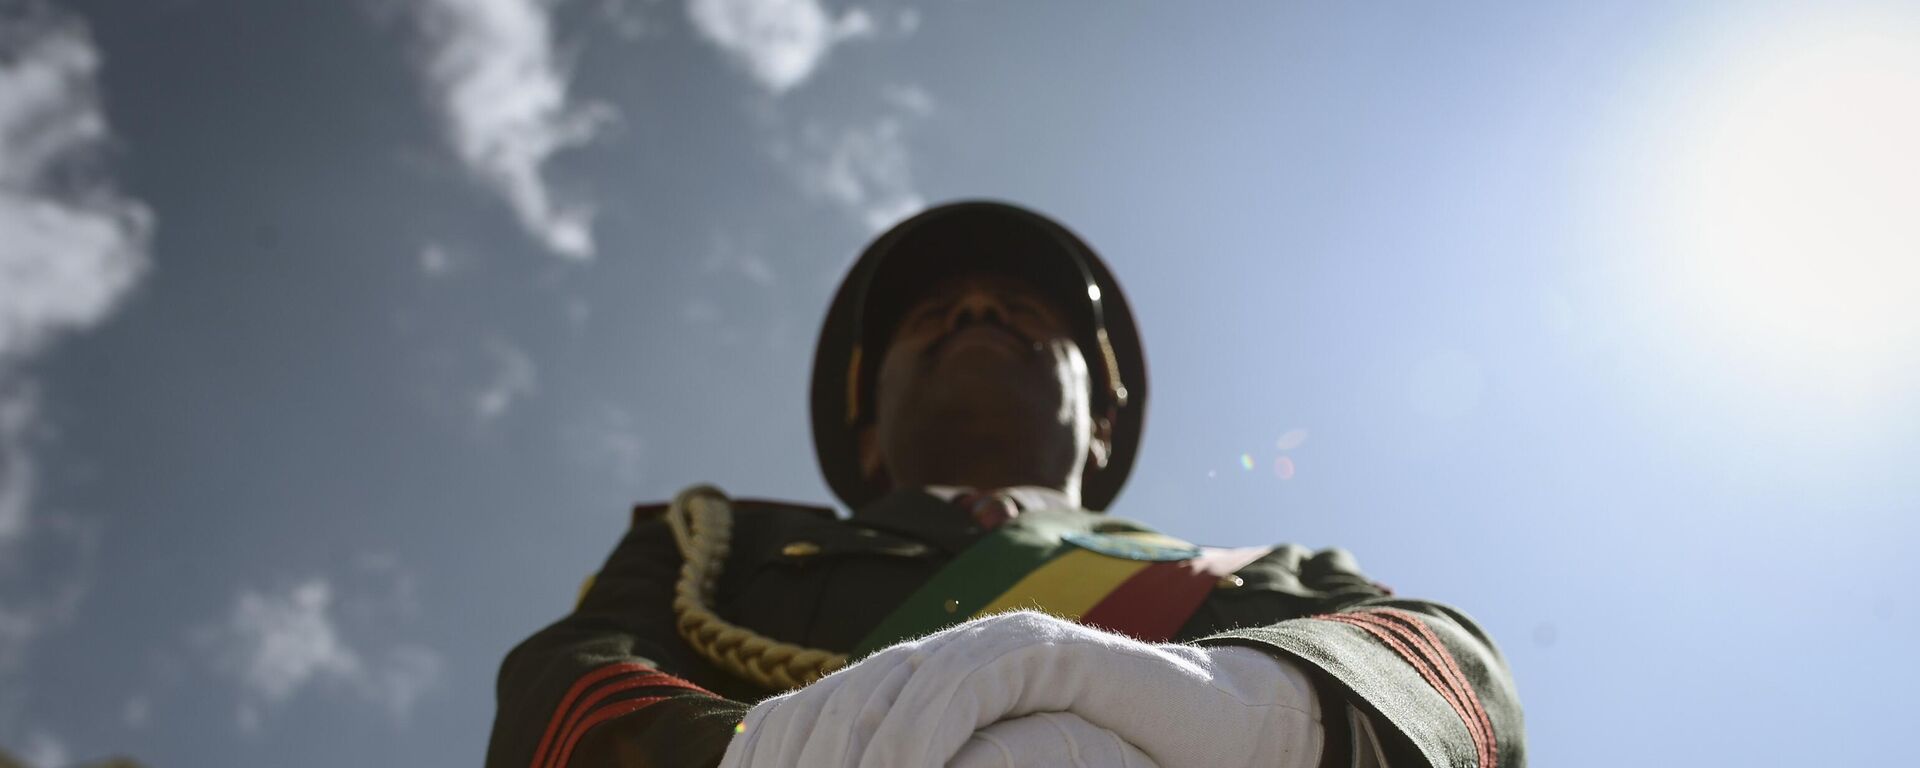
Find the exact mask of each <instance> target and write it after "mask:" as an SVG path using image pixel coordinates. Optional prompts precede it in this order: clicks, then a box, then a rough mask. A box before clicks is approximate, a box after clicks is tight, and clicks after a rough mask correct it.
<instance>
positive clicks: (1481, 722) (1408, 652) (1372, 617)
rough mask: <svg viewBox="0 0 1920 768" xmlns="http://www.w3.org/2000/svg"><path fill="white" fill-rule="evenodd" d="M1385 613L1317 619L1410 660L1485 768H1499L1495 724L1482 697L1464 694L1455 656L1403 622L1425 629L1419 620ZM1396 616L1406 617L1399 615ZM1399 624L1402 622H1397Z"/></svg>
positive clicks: (1432, 637) (1435, 639)
mask: <svg viewBox="0 0 1920 768" xmlns="http://www.w3.org/2000/svg"><path fill="white" fill-rule="evenodd" d="M1385 612H1386V611H1385V610H1363V611H1355V612H1351V613H1340V614H1326V615H1321V616H1315V617H1313V618H1317V619H1325V620H1328V621H1337V622H1340V623H1342V624H1347V625H1349V626H1354V627H1359V628H1360V629H1362V630H1364V631H1366V632H1367V634H1369V635H1372V636H1373V637H1374V638H1375V639H1377V640H1379V641H1380V642H1381V643H1382V644H1383V645H1386V646H1387V647H1389V648H1391V649H1393V651H1394V653H1397V654H1399V655H1400V657H1401V658H1402V659H1404V660H1406V662H1407V664H1408V665H1409V666H1412V667H1413V668H1414V670H1415V671H1417V672H1419V673H1420V676H1421V677H1423V678H1425V679H1426V681H1427V684H1428V685H1430V686H1433V689H1434V692H1436V693H1438V694H1440V697H1441V698H1442V699H1445V700H1446V702H1447V705H1448V706H1449V707H1452V708H1453V711H1454V714H1455V715H1456V716H1457V717H1459V718H1460V722H1461V724H1462V725H1465V726H1466V728H1467V735H1468V737H1469V738H1471V739H1473V747H1474V753H1475V754H1476V756H1478V758H1479V764H1480V765H1481V766H1482V768H1498V766H1497V760H1498V753H1497V752H1496V751H1495V749H1494V739H1493V727H1492V723H1491V722H1490V721H1489V720H1488V719H1487V717H1486V710H1485V709H1483V708H1481V706H1480V701H1479V697H1477V696H1475V695H1474V694H1473V691H1472V687H1471V686H1467V690H1465V691H1464V692H1463V691H1462V690H1461V689H1460V687H1459V686H1460V685H1461V684H1464V683H1465V678H1464V676H1463V675H1461V674H1460V671H1459V668H1458V666H1457V665H1456V664H1455V662H1454V659H1453V654H1451V653H1448V652H1447V649H1446V646H1444V645H1441V644H1440V643H1439V638H1438V637H1437V636H1435V635H1433V634H1432V631H1431V630H1428V631H1425V632H1421V631H1419V630H1417V629H1414V628H1410V627H1408V626H1406V625H1405V624H1402V623H1400V622H1412V623H1413V624H1414V625H1417V626H1419V627H1420V628H1421V629H1425V626H1424V625H1421V624H1420V622H1419V619H1415V618H1411V617H1408V616H1400V615H1393V616H1391V617H1389V616H1385V615H1381V614H1383V613H1385ZM1396 613H1404V612H1403V611H1402V612H1396ZM1396 620H1398V621H1396Z"/></svg>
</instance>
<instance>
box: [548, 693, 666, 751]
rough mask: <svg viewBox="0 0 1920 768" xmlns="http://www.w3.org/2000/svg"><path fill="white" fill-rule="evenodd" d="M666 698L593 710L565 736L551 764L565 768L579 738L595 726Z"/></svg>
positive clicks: (656, 697)
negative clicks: (576, 727) (564, 742)
mask: <svg viewBox="0 0 1920 768" xmlns="http://www.w3.org/2000/svg"><path fill="white" fill-rule="evenodd" d="M667 698H668V697H666V696H649V697H647V698H644V699H627V700H625V701H616V702H614V703H612V704H608V705H606V706H604V707H601V708H600V709H597V710H595V711H594V712H593V714H592V715H590V716H588V717H587V719H586V720H585V721H583V722H581V723H580V728H579V729H578V730H575V731H574V732H572V733H570V734H568V735H567V741H566V744H565V746H562V747H561V748H560V754H558V755H555V756H554V757H555V759H554V761H553V764H554V765H555V766H557V767H558V768H566V765H567V761H569V760H572V759H573V748H574V746H575V745H577V744H579V743H580V737H582V736H585V735H586V734H587V731H591V730H593V729H594V727H595V726H598V725H599V724H601V723H604V722H606V721H608V720H612V719H614V718H616V717H620V716H623V715H630V714H633V713H635V712H638V711H640V710H642V709H646V708H647V707H650V706H653V705H655V704H658V703H660V702H662V701H665V700H666V699H667Z"/></svg>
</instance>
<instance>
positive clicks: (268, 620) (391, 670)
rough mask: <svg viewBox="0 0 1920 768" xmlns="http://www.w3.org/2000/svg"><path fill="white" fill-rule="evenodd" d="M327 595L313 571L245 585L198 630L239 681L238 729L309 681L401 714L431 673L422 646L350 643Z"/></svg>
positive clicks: (433, 664)
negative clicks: (266, 588)
mask: <svg viewBox="0 0 1920 768" xmlns="http://www.w3.org/2000/svg"><path fill="white" fill-rule="evenodd" d="M334 603H335V596H334V588H333V585H332V583H331V582H330V581H328V580H327V579H325V578H320V577H315V578H311V579H308V580H306V581H303V582H301V583H299V584H296V585H294V586H293V587H292V588H290V589H288V590H286V591H284V592H260V591H255V590H245V591H243V592H241V593H240V595H239V597H238V598H237V599H236V600H235V602H234V605H233V609H232V611H231V612H230V613H229V615H228V618H227V620H226V621H225V622H224V623H222V624H219V625H216V626H214V627H213V628H211V629H210V630H209V631H205V632H203V633H202V635H203V636H204V637H205V638H206V639H208V640H209V644H210V645H211V647H212V651H213V661H214V664H215V666H216V668H217V669H219V670H220V671H221V672H222V673H223V674H225V675H227V676H229V677H231V678H232V679H233V681H234V682H235V683H236V684H237V685H238V686H239V706H238V709H237V711H236V713H235V718H236V722H237V724H238V725H239V727H240V728H241V729H242V730H247V731H253V730H256V729H258V728H259V727H260V726H261V724H262V723H263V722H264V720H265V718H266V716H267V715H268V714H269V712H271V711H272V710H273V709H274V708H276V707H278V706H280V705H282V704H284V703H286V702H287V701H289V700H290V699H292V698H293V697H294V696H296V695H299V694H300V693H301V692H302V691H305V690H307V689H309V688H312V687H315V686H320V687H324V688H329V689H334V690H339V691H344V692H346V693H348V694H350V695H353V696H355V697H357V698H359V699H360V700H362V701H366V702H368V703H372V704H375V705H378V706H381V707H384V708H385V709H386V710H387V714H389V715H390V716H392V717H393V718H394V719H395V720H397V721H400V722H404V721H405V719H406V718H407V716H408V715H409V714H410V713H411V712H412V710H413V707H414V704H415V703H416V702H417V701H418V700H419V698H420V696H421V695H422V694H424V693H425V692H426V691H427V690H429V689H430V688H432V687H433V685H434V684H435V683H436V682H437V681H438V680H439V677H440V674H441V659H440V656H439V654H437V653H435V652H434V651H432V650H431V649H429V648H426V647H424V646H420V645H416V644H401V645H396V646H394V647H391V648H389V649H387V650H386V651H385V652H383V653H380V654H378V655H376V656H373V657H371V658H370V657H369V656H368V655H367V654H366V653H364V652H363V651H361V650H359V649H357V648H355V647H354V646H352V645H350V644H349V643H348V642H347V640H346V639H345V637H344V636H343V633H342V631H341V629H340V626H339V622H338V620H337V617H336V612H335V606H334ZM143 717H144V716H143Z"/></svg>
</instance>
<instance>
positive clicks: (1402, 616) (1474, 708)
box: [1367, 608, 1498, 768]
mask: <svg viewBox="0 0 1920 768" xmlns="http://www.w3.org/2000/svg"><path fill="white" fill-rule="evenodd" d="M1367 612H1368V613H1375V614H1379V615H1382V616H1385V617H1388V618H1390V619H1392V620H1395V621H1398V622H1400V623H1401V624H1403V625H1405V626H1407V627H1409V628H1411V629H1412V630H1413V631H1414V632H1416V633H1418V634H1419V635H1420V637H1421V638H1422V639H1424V640H1425V641H1426V643H1427V645H1428V646H1429V647H1431V648H1433V649H1434V657H1435V661H1438V662H1439V663H1440V666H1441V671H1442V672H1443V673H1445V674H1446V676H1447V677H1448V678H1449V679H1451V680H1452V681H1453V686H1454V690H1456V691H1458V692H1459V697H1460V700H1461V702H1462V703H1464V704H1465V705H1466V706H1467V712H1469V713H1471V714H1472V715H1473V716H1474V719H1475V720H1478V721H1479V723H1480V730H1481V732H1482V733H1484V734H1485V735H1486V744H1487V758H1486V759H1485V760H1483V761H1482V762H1481V764H1482V765H1485V766H1487V768H1496V767H1495V765H1494V763H1493V762H1492V761H1493V760H1496V759H1498V758H1497V756H1498V752H1497V751H1496V750H1495V749H1494V740H1493V720H1492V719H1491V718H1489V717H1488V716H1487V708H1486V707H1485V706H1484V705H1482V704H1481V703H1480V694H1479V693H1478V692H1476V691H1474V690H1473V684H1472V683H1470V682H1468V681H1467V675H1466V672H1464V671H1462V670H1461V669H1460V661H1459V659H1455V658H1454V657H1453V654H1452V653H1450V652H1448V651H1447V646H1446V645H1445V644H1444V643H1441V642H1440V636H1439V635H1436V634H1434V633H1433V628H1432V627H1429V626H1427V623H1426V622H1424V621H1421V620H1420V618H1419V617H1418V616H1415V615H1413V614H1412V613H1409V612H1407V611H1403V610H1399V609H1397V608H1375V609H1368V610H1367Z"/></svg>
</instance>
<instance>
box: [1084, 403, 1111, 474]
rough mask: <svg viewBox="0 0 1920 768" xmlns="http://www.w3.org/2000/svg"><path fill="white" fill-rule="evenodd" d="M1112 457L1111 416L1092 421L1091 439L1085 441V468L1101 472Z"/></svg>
mask: <svg viewBox="0 0 1920 768" xmlns="http://www.w3.org/2000/svg"><path fill="white" fill-rule="evenodd" d="M1112 455H1113V418H1112V417H1111V415H1108V416H1102V417H1100V418H1097V419H1094V420H1093V437H1092V439H1090V440H1088V441H1087V468H1088V469H1090V470H1101V469H1106V468H1107V460H1108V458H1110V457H1111V456H1112Z"/></svg>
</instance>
